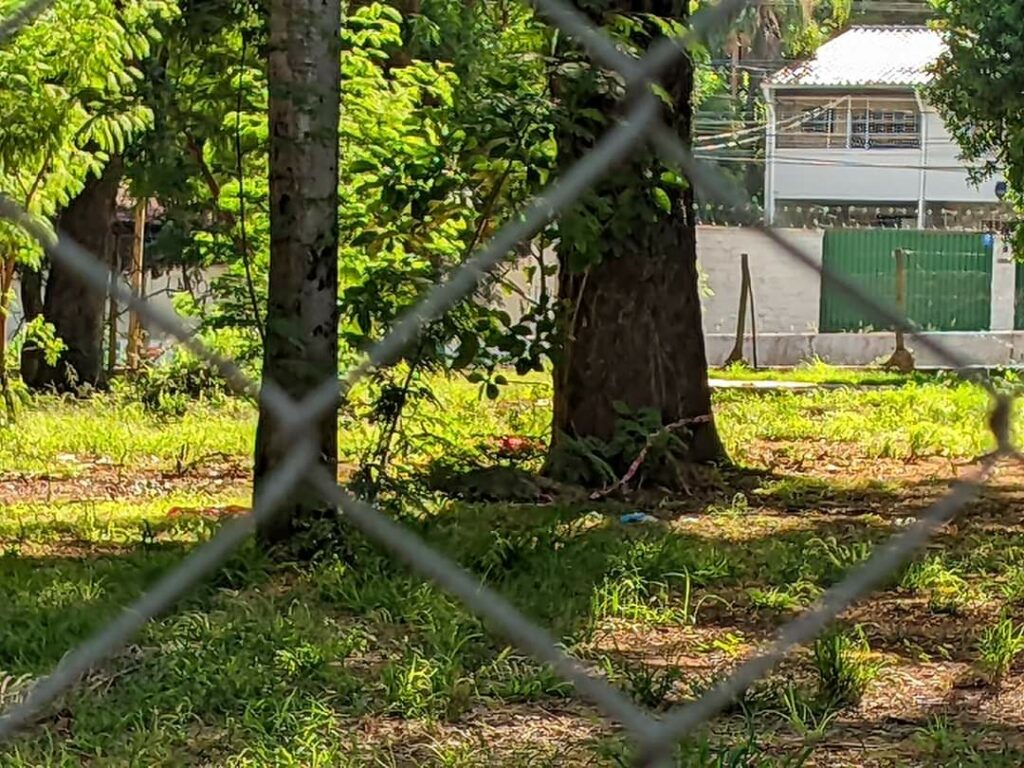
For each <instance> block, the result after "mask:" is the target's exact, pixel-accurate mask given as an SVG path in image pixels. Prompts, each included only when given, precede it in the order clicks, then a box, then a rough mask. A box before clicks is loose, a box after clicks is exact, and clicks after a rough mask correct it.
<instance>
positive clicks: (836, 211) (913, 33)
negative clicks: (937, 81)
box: [763, 26, 1003, 230]
mask: <svg viewBox="0 0 1024 768" xmlns="http://www.w3.org/2000/svg"><path fill="white" fill-rule="evenodd" d="M942 51H943V42H942V38H941V36H940V35H939V33H938V32H935V31H933V30H930V29H928V28H926V27H917V26H870V27H869V26H864V27H852V28H851V29H849V30H847V31H846V32H844V33H842V34H840V35H839V36H837V37H835V38H834V39H832V40H830V41H829V42H827V43H825V44H824V45H823V46H821V48H819V49H818V51H817V52H816V53H815V55H814V58H812V59H810V60H809V61H805V62H801V63H797V64H793V65H790V66H788V67H786V68H784V69H782V70H781V71H779V72H777V73H775V74H774V75H772V76H771V77H769V78H768V79H767V80H766V82H765V84H764V85H763V88H764V93H765V100H766V102H767V105H768V129H767V130H768V135H767V144H766V166H765V167H766V170H765V217H766V220H767V222H768V223H769V224H775V225H778V226H787V225H791V226H818V225H820V226H828V225H851V224H853V225H861V226H865V225H866V226H903V227H917V228H920V229H925V228H933V227H937V228H943V227H953V228H966V229H976V230H992V229H998V226H997V222H999V221H1001V220H1002V219H1003V216H1002V215H1001V213H1002V206H1001V205H1000V204H999V196H998V195H997V184H998V183H999V181H1001V180H999V179H989V180H986V181H984V182H982V183H981V185H979V186H975V185H974V184H972V183H971V181H970V179H969V178H968V171H967V169H966V168H965V167H964V165H963V163H962V161H961V160H960V157H959V150H958V147H957V145H956V143H955V142H954V141H953V140H952V139H951V138H950V136H949V133H948V132H947V131H946V128H945V125H944V124H943V120H942V118H941V117H940V116H939V114H938V113H937V112H936V111H935V109H934V108H933V107H931V106H930V105H929V104H928V103H927V102H926V101H925V100H924V98H923V95H922V86H925V85H927V84H928V82H929V80H930V79H931V74H930V71H929V70H930V68H931V66H932V65H933V64H934V63H935V61H936V60H937V58H938V57H939V56H940V55H941V53H942ZM1000 191H1002V190H1000Z"/></svg>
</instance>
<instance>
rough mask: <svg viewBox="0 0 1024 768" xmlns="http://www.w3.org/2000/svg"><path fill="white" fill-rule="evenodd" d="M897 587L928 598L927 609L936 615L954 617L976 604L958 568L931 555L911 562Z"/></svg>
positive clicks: (970, 589)
mask: <svg viewBox="0 0 1024 768" xmlns="http://www.w3.org/2000/svg"><path fill="white" fill-rule="evenodd" d="M900 586H901V587H903V588H904V589H909V590H911V591H912V592H917V593H924V594H926V595H927V596H928V607H929V608H930V609H931V610H932V611H934V612H936V613H948V614H958V613H962V612H963V611H964V610H965V609H966V608H967V607H968V606H970V605H971V604H972V603H974V602H976V601H977V599H978V595H977V593H976V590H974V589H972V588H971V586H970V585H969V584H968V583H967V581H966V580H965V579H964V578H963V576H961V575H960V573H959V571H958V569H956V568H954V567H953V566H950V565H948V564H947V563H946V562H945V561H943V559H942V558H941V557H940V556H938V555H934V556H932V557H929V558H927V559H926V560H924V561H921V562H915V563H911V564H910V566H908V567H907V569H906V570H905V571H904V573H903V575H902V577H901V578H900Z"/></svg>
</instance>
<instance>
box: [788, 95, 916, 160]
mask: <svg viewBox="0 0 1024 768" xmlns="http://www.w3.org/2000/svg"><path fill="white" fill-rule="evenodd" d="M776 146H777V147H779V148H780V149H790V148H797V147H806V148H812V149H813V148H817V149H916V148H918V147H920V146H921V115H920V113H919V112H918V109H917V102H916V101H915V100H913V99H906V98H899V97H891V96H890V97H877V98H871V99H865V98H857V97H836V98H832V99H829V98H828V97H818V98H790V99H786V98H781V99H779V100H778V102H777V108H776Z"/></svg>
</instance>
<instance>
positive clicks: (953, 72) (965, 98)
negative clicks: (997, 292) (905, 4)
mask: <svg viewBox="0 0 1024 768" xmlns="http://www.w3.org/2000/svg"><path fill="white" fill-rule="evenodd" d="M937 9H938V12H939V19H938V22H937V24H938V27H939V29H940V30H941V31H942V33H943V37H944V39H945V42H946V45H947V50H946V52H945V53H944V54H943V55H942V57H941V58H940V59H939V62H938V64H937V66H936V79H935V82H934V85H933V86H932V88H931V89H930V94H929V95H930V97H931V99H932V101H933V102H934V103H935V104H936V106H938V107H939V109H940V110H941V111H942V114H943V117H944V118H945V121H946V126H947V128H948V129H949V131H950V133H951V134H952V135H953V138H954V139H955V140H956V142H957V143H958V144H959V146H960V150H961V152H962V154H963V158H964V160H965V161H966V163H968V164H971V165H974V166H975V167H976V173H975V176H976V178H977V179H978V180H979V181H980V180H982V179H986V178H990V177H991V176H992V175H994V174H995V173H996V171H997V170H998V171H999V172H1000V173H1002V174H1003V175H1004V176H1005V178H1006V180H1007V181H1008V183H1009V195H1008V199H1009V200H1010V201H1011V202H1012V203H1014V205H1015V206H1016V207H1017V208H1020V207H1021V205H1022V197H1021V195H1022V194H1024V121H1022V120H1021V114H1022V108H1024V36H1022V35H1021V34H1020V32H1019V29H1020V19H1021V14H1024V2H1021V1H1020V0H941V1H940V2H939V3H937ZM1022 236H1024V235H1022V232H1021V231H1020V229H1018V232H1017V238H1016V239H1017V243H1018V244H1024V240H1022Z"/></svg>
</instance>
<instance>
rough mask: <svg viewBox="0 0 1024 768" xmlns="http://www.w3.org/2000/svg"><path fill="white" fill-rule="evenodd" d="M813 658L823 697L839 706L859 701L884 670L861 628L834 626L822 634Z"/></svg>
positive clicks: (815, 642)
mask: <svg viewBox="0 0 1024 768" xmlns="http://www.w3.org/2000/svg"><path fill="white" fill-rule="evenodd" d="M812 660H813V664H814V670H815V672H816V673H817V684H818V694H819V696H820V697H821V699H822V701H824V702H828V703H830V704H834V705H837V706H840V705H850V704H857V703H859V702H860V700H861V698H863V696H864V693H865V692H866V691H867V688H868V686H869V685H870V684H871V683H872V682H873V681H874V680H875V679H876V678H877V677H878V675H879V673H880V672H881V670H882V663H881V662H880V661H879V660H878V659H876V658H874V657H873V656H872V655H871V647H870V645H869V644H868V641H867V638H866V637H865V635H864V633H863V631H862V630H861V629H860V628H859V627H858V628H856V629H855V630H854V631H853V632H843V631H841V630H838V629H835V628H833V629H830V630H829V631H827V632H825V633H824V634H822V635H821V636H819V637H818V639H817V640H815V641H814V648H813V653H812Z"/></svg>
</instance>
